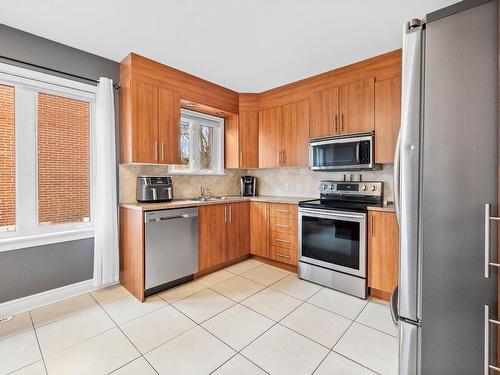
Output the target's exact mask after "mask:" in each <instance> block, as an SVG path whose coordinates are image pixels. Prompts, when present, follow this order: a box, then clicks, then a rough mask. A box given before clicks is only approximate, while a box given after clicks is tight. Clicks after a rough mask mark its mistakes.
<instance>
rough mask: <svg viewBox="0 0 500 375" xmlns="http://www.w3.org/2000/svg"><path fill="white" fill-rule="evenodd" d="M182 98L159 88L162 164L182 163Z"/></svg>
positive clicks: (159, 127)
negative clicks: (180, 122)
mask: <svg viewBox="0 0 500 375" xmlns="http://www.w3.org/2000/svg"><path fill="white" fill-rule="evenodd" d="M180 114H181V106H180V99H179V98H178V97H177V95H176V94H175V93H174V92H173V91H171V90H166V89H163V88H160V89H158V142H159V143H158V147H159V154H160V155H159V161H160V163H161V164H180V162H181V150H180V124H179V121H180Z"/></svg>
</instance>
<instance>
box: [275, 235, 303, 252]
mask: <svg viewBox="0 0 500 375" xmlns="http://www.w3.org/2000/svg"><path fill="white" fill-rule="evenodd" d="M271 246H276V247H282V248H284V249H295V250H297V235H296V234H290V233H281V232H271Z"/></svg>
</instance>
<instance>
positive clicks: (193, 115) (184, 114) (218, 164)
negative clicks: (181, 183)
mask: <svg viewBox="0 0 500 375" xmlns="http://www.w3.org/2000/svg"><path fill="white" fill-rule="evenodd" d="M183 118H187V119H190V120H191V122H194V123H202V122H203V120H205V121H207V122H208V123H207V124H206V125H209V126H213V127H214V129H215V132H214V137H213V141H214V168H213V169H200V160H199V155H198V154H197V153H196V152H195V151H196V150H197V149H198V148H199V139H198V137H195V136H194V135H195V134H196V133H197V132H198V131H199V130H195V129H192V125H190V132H191V136H192V142H190V145H189V147H190V153H191V160H192V161H191V168H190V169H181V168H178V167H177V166H176V165H169V166H168V171H169V174H171V175H180V176H185V175H188V176H223V175H224V174H225V173H224V119H223V118H221V117H216V116H211V115H207V114H205V113H201V112H195V111H191V110H189V109H184V108H182V109H181V115H180V119H179V127H180V126H181V121H182V119H183ZM198 129H199V126H198ZM193 159H194V161H193Z"/></svg>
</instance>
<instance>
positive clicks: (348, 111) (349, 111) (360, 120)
mask: <svg viewBox="0 0 500 375" xmlns="http://www.w3.org/2000/svg"><path fill="white" fill-rule="evenodd" d="M374 95H375V79H374V78H373V77H371V78H366V79H363V80H360V81H356V82H352V83H349V84H346V85H343V86H341V87H340V132H341V133H342V134H345V133H361V132H367V131H373V129H374V121H375V118H374V117H375V115H374V111H375V109H374V107H375V100H374Z"/></svg>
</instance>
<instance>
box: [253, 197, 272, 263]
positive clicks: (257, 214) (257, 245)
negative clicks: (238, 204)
mask: <svg viewBox="0 0 500 375" xmlns="http://www.w3.org/2000/svg"><path fill="white" fill-rule="evenodd" d="M250 253H251V254H254V255H257V256H260V257H263V258H269V203H265V202H250Z"/></svg>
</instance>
